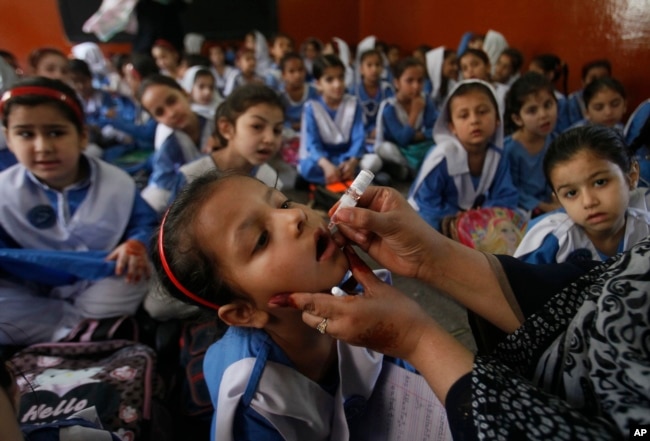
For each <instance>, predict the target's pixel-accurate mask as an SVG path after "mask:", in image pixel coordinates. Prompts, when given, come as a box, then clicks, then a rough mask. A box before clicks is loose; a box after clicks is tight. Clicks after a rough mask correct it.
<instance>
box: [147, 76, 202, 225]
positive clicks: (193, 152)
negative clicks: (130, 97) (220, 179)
mask: <svg viewBox="0 0 650 441" xmlns="http://www.w3.org/2000/svg"><path fill="white" fill-rule="evenodd" d="M139 98H140V102H141V103H142V107H144V108H145V109H146V110H147V111H148V112H149V113H150V114H151V116H153V118H154V119H155V120H156V121H158V127H157V129H156V137H155V141H154V142H155V153H154V155H153V159H152V172H151V176H150V177H149V183H148V184H147V187H146V188H145V189H144V190H143V191H142V197H143V198H144V199H145V200H146V201H147V202H148V203H149V205H151V206H152V207H153V208H154V210H156V211H157V212H159V213H160V212H162V211H163V210H164V209H165V207H167V204H168V201H169V196H170V194H171V191H172V190H173V188H174V185H175V183H176V174H177V173H178V169H179V168H180V167H181V166H182V165H183V164H185V163H187V162H190V161H192V160H194V159H197V158H198V157H200V156H202V155H203V151H202V148H203V146H204V145H206V142H207V141H208V139H209V138H210V137H211V135H212V131H213V127H214V121H213V120H210V119H207V118H204V117H202V116H200V115H198V114H197V113H194V112H192V109H191V107H190V101H189V98H188V96H187V94H186V93H185V91H184V90H183V88H182V87H181V86H180V84H178V83H177V82H176V80H174V79H173V78H171V77H168V76H164V75H159V74H155V75H151V76H149V77H148V78H146V79H145V80H144V81H143V82H142V85H141V86H140V90H139Z"/></svg>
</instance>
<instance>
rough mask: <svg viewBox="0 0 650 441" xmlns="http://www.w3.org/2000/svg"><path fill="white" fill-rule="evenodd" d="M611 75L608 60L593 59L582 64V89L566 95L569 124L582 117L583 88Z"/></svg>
mask: <svg viewBox="0 0 650 441" xmlns="http://www.w3.org/2000/svg"><path fill="white" fill-rule="evenodd" d="M611 76H612V64H611V63H610V62H609V60H606V59H602V60H593V61H590V62H588V63H586V64H584V65H583V66H582V77H581V78H582V89H580V90H576V91H575V92H573V93H571V95H569V96H568V97H567V119H568V121H567V122H568V124H569V125H570V126H571V125H573V124H575V123H577V122H578V121H580V120H582V119H584V118H585V117H586V115H587V107H586V106H585V100H584V97H583V93H584V88H585V87H587V85H588V84H589V83H591V82H592V81H593V80H596V79H598V78H602V77H611Z"/></svg>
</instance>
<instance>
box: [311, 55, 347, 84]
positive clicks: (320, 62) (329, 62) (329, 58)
mask: <svg viewBox="0 0 650 441" xmlns="http://www.w3.org/2000/svg"><path fill="white" fill-rule="evenodd" d="M330 67H340V68H341V69H343V72H345V65H344V64H343V62H342V61H341V59H340V58H339V57H338V56H337V55H334V54H327V55H320V56H319V57H318V58H316V59H315V60H314V66H313V67H312V75H314V78H315V79H317V80H319V79H320V77H322V76H323V74H324V73H325V69H327V68H330Z"/></svg>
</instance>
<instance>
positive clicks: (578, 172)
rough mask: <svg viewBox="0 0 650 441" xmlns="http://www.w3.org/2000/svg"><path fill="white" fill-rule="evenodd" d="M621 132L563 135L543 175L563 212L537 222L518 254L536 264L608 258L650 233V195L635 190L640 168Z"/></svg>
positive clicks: (588, 128)
mask: <svg viewBox="0 0 650 441" xmlns="http://www.w3.org/2000/svg"><path fill="white" fill-rule="evenodd" d="M632 158H633V156H632V155H631V154H630V152H628V151H627V148H626V146H625V144H624V142H623V140H622V137H621V136H620V134H618V133H617V132H615V131H613V130H611V129H607V128H605V127H598V126H585V127H579V128H576V129H572V130H569V131H568V132H566V133H563V134H562V135H560V136H559V137H558V138H557V139H556V140H555V141H553V143H552V144H551V146H550V147H549V149H548V152H547V153H546V157H545V158H544V173H545V174H546V176H547V179H548V181H549V182H550V184H551V186H552V188H553V191H554V192H555V194H556V196H557V198H558V200H559V202H560V204H561V205H562V207H563V208H564V211H563V212H558V213H553V214H549V215H548V216H545V217H543V218H540V220H539V221H538V222H537V223H536V224H535V225H533V226H532V227H531V228H530V229H529V230H528V232H527V233H526V235H525V236H524V238H523V240H522V242H521V244H520V245H519V247H518V248H517V251H516V252H515V257H519V258H520V259H522V260H524V261H527V262H531V263H550V262H564V261H566V260H567V259H571V258H582V259H588V260H603V261H604V260H607V259H608V258H609V257H612V256H614V255H615V254H618V253H620V252H623V251H626V250H629V249H630V248H631V247H632V246H633V245H634V244H636V243H637V242H638V241H640V240H641V239H643V238H645V237H646V236H648V234H650V227H649V226H648V224H649V223H650V213H648V207H650V194H649V193H644V190H647V189H638V190H634V189H635V188H636V185H637V180H638V178H639V168H638V164H637V163H636V161H634V160H633V159H632Z"/></svg>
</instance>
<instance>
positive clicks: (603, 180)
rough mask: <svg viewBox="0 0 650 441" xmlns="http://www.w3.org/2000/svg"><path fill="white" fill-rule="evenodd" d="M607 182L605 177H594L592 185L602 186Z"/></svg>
mask: <svg viewBox="0 0 650 441" xmlns="http://www.w3.org/2000/svg"><path fill="white" fill-rule="evenodd" d="M606 184H607V179H596V180H595V181H594V187H603V186H605V185H606Z"/></svg>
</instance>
